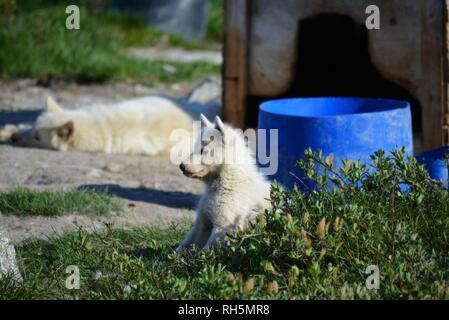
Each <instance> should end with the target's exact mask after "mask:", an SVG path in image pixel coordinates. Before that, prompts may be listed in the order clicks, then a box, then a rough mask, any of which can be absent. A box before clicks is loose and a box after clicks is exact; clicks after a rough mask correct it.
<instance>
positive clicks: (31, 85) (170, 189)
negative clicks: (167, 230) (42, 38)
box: [0, 79, 220, 243]
mask: <svg viewBox="0 0 449 320" xmlns="http://www.w3.org/2000/svg"><path fill="white" fill-rule="evenodd" d="M214 80H217V82H219V81H218V79H214ZM196 84H197V83H185V84H174V85H164V86H160V87H157V88H147V87H144V86H140V85H133V84H106V85H78V84H64V83H59V84H58V83H57V84H52V85H51V86H42V85H38V84H36V82H35V81H33V80H27V79H25V80H16V81H4V80H2V81H0V88H1V90H0V126H3V125H4V124H6V123H20V122H24V121H25V122H27V121H32V120H33V119H35V118H36V117H37V116H38V115H39V112H40V111H39V110H40V109H41V108H42V106H43V104H44V101H45V98H46V96H47V95H52V96H53V97H55V98H56V99H57V101H58V102H59V103H60V104H61V105H62V106H64V107H69V108H76V107H81V106H84V105H87V104H90V103H97V102H98V103H100V102H114V101H121V100H125V99H128V98H131V97H137V96H145V95H150V94H161V93H163V94H165V95H170V96H173V97H176V98H182V97H184V96H185V95H186V94H187V93H189V92H190V91H191V90H192V88H194V86H195V85H196ZM219 91H220V90H217V92H219ZM217 104H219V101H218V100H217ZM17 186H22V187H27V188H33V189H41V190H43V189H47V190H48V189H50V190H72V189H76V188H80V187H83V188H84V187H88V188H107V190H109V192H110V193H112V194H114V195H116V196H117V197H118V198H120V199H121V201H123V204H124V208H125V210H124V212H123V213H120V214H110V215H104V216H96V215H76V214H68V215H64V216H62V217H56V218H49V217H17V216H0V225H2V226H3V228H4V229H6V230H7V232H8V234H9V237H10V238H11V240H12V242H15V243H17V242H21V241H24V240H27V239H30V238H45V237H48V236H51V235H54V234H60V233H62V232H64V231H68V230H75V229H76V228H77V225H81V226H83V227H84V228H86V229H88V230H96V229H101V228H103V227H104V225H105V223H108V224H111V223H112V224H113V225H115V226H117V227H121V228H126V227H130V226H142V225H152V224H153V225H154V224H156V225H159V226H166V225H168V224H170V223H173V222H175V223H176V222H180V221H182V220H185V219H186V218H189V217H193V213H194V208H195V205H196V202H197V200H198V199H199V196H200V194H201V192H202V190H203V186H202V183H201V182H199V181H197V180H193V179H188V178H186V177H184V176H183V175H182V174H181V172H180V170H179V168H178V167H177V166H175V165H173V164H172V163H170V161H168V156H157V157H144V156H126V155H106V154H89V153H80V152H57V151H50V150H41V149H32V148H18V147H14V146H11V145H8V144H6V143H2V144H0V191H6V190H10V189H13V188H15V187H17Z"/></svg>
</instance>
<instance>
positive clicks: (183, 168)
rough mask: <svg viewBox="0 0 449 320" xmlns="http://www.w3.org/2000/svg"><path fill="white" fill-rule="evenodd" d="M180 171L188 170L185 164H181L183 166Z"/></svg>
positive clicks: (180, 166)
mask: <svg viewBox="0 0 449 320" xmlns="http://www.w3.org/2000/svg"><path fill="white" fill-rule="evenodd" d="M179 169H181V171H182V172H184V171H185V170H186V166H185V164H184V163H181V164H180V165H179Z"/></svg>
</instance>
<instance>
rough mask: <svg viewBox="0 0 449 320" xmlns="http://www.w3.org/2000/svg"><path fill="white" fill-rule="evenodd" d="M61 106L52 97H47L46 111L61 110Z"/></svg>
mask: <svg viewBox="0 0 449 320" xmlns="http://www.w3.org/2000/svg"><path fill="white" fill-rule="evenodd" d="M61 111H62V108H61V107H60V106H59V104H58V103H57V102H56V101H55V100H53V98H52V97H50V96H48V97H47V112H61Z"/></svg>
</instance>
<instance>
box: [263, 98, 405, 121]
mask: <svg viewBox="0 0 449 320" xmlns="http://www.w3.org/2000/svg"><path fill="white" fill-rule="evenodd" d="M292 101H304V102H307V103H309V104H310V103H311V101H316V102H320V103H326V104H328V103H330V102H332V101H339V102H340V103H341V102H343V101H347V102H354V101H360V102H362V101H363V102H365V103H366V102H372V103H376V102H383V103H387V104H389V105H391V108H390V107H388V108H386V109H385V110H379V111H375V110H374V111H370V112H354V113H341V114H333V115H315V116H314V115H301V114H292V113H287V112H281V111H277V110H273V109H272V107H271V106H272V105H273V104H280V103H282V102H289V103H291V102H292ZM407 109H408V110H410V102H408V101H406V100H398V99H385V98H371V97H298V98H280V99H272V100H267V101H265V102H263V103H261V104H260V106H259V110H260V111H262V112H264V113H267V114H271V115H276V116H284V117H288V118H304V119H322V118H327V119H329V118H335V117H357V116H364V115H372V114H386V113H391V112H395V111H398V110H407Z"/></svg>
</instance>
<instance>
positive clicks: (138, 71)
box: [0, 0, 220, 85]
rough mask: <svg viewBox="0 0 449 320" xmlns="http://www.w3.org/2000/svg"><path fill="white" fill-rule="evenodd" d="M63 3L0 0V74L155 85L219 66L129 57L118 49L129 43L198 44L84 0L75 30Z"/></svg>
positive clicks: (188, 78) (196, 76)
mask: <svg viewBox="0 0 449 320" xmlns="http://www.w3.org/2000/svg"><path fill="white" fill-rule="evenodd" d="M97 2H98V1H97ZM100 2H101V1H100ZM62 3H64V2H63V1H38V2H32V3H30V2H27V1H14V0H0V8H2V9H3V10H2V13H3V14H0V18H1V19H0V24H1V29H0V47H1V48H2V50H1V51H0V76H2V77H32V78H36V79H44V80H46V79H49V78H50V79H55V78H56V79H64V80H75V81H79V82H105V81H133V82H140V83H143V84H147V85H155V84H157V83H159V82H169V83H170V82H182V81H191V80H196V79H199V78H201V77H204V76H206V75H210V74H216V73H219V71H220V66H217V65H214V64H212V63H208V62H197V63H173V62H166V61H147V60H138V59H134V58H131V57H129V56H127V55H125V54H124V53H123V50H124V49H125V48H128V47H131V46H152V45H156V44H161V43H166V44H168V45H175V46H181V47H184V48H189V49H194V48H198V45H197V44H195V43H191V42H188V41H186V40H184V39H182V38H180V37H178V36H175V35H171V34H168V33H164V32H161V31H157V30H153V29H151V28H148V27H147V26H146V24H145V23H144V22H142V21H141V20H139V19H138V18H136V17H133V16H130V15H127V14H121V13H114V12H109V11H105V10H103V9H95V8H96V7H95V6H94V7H92V6H93V5H90V6H89V5H84V2H81V3H80V5H81V7H80V9H81V13H80V17H81V21H80V30H67V29H66V27H65V20H66V18H67V15H66V14H65V6H63V5H62ZM94 3H95V2H94ZM97 11H98V12H97ZM165 64H170V65H172V66H174V67H175V72H174V73H168V72H167V71H165V70H164V68H163V66H164V65H165Z"/></svg>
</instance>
